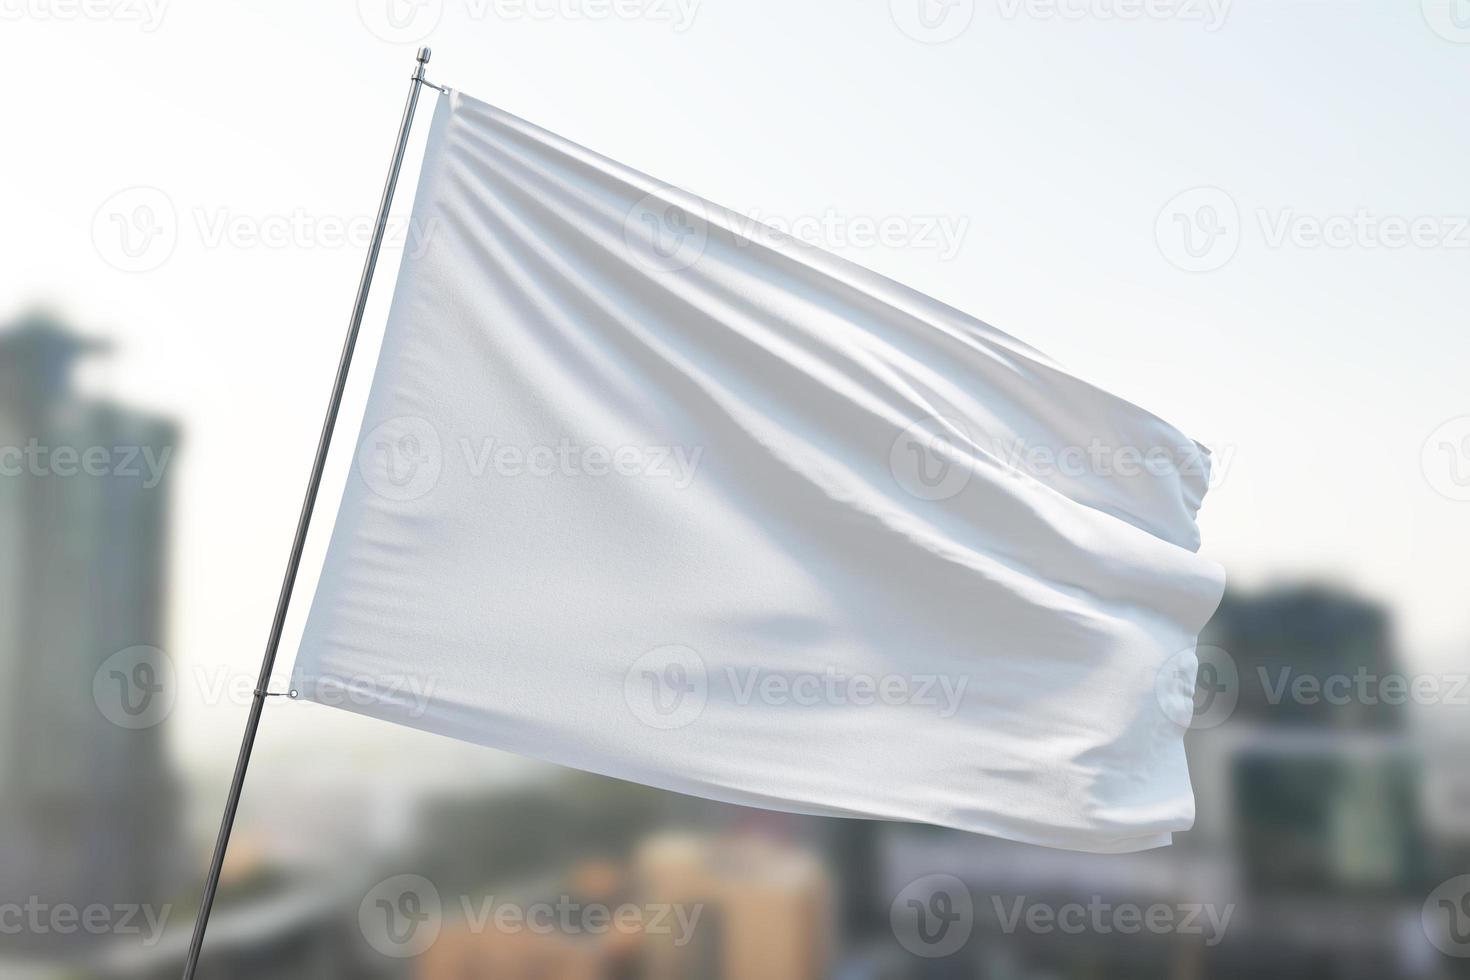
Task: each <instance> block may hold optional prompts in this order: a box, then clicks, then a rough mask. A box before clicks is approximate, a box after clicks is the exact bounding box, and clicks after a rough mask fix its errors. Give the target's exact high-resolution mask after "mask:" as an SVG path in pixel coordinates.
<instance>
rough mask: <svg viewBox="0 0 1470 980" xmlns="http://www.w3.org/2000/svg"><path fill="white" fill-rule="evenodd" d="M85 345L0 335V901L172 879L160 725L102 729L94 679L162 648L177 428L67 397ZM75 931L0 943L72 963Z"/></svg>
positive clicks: (132, 892)
mask: <svg viewBox="0 0 1470 980" xmlns="http://www.w3.org/2000/svg"><path fill="white" fill-rule="evenodd" d="M99 349H100V345H98V344H96V343H92V342H89V341H86V340H83V339H81V338H79V337H77V336H75V335H74V334H72V333H71V332H70V331H68V330H66V329H65V328H64V327H63V326H62V325H61V324H59V323H57V322H55V321H54V320H52V319H49V318H47V317H45V316H39V315H37V316H30V317H27V318H24V319H22V320H21V321H20V322H18V323H15V324H12V325H10V326H8V327H6V328H4V329H0V542H3V544H0V675H3V677H4V682H3V683H0V726H3V735H0V786H3V787H4V788H5V791H4V793H3V794H0V901H5V902H25V901H27V900H30V899H39V900H40V901H41V902H44V903H47V904H50V905H57V904H62V903H70V904H75V905H77V906H79V907H83V906H86V905H89V904H92V903H103V904H107V905H116V904H126V903H160V904H161V903H162V902H163V901H164V900H165V898H166V896H168V895H169V893H170V891H171V889H172V888H173V887H175V886H176V885H177V874H178V871H179V866H178V861H177V853H178V852H177V849H176V843H175V842H176V833H175V832H176V825H175V819H176V815H177V813H178V804H179V800H178V791H177V786H176V783H175V780H174V777H173V774H172V773H171V772H170V770H169V765H168V762H167V756H166V753H165V746H164V726H163V725H161V724H147V725H144V726H140V727H134V728H128V727H124V726H121V725H119V724H117V723H115V721H113V720H109V717H108V716H107V714H106V713H105V712H104V710H103V709H102V706H100V705H99V703H98V699H97V697H95V696H94V681H95V680H96V676H97V674H98V671H99V668H100V667H101V666H102V664H103V662H104V661H106V660H107V659H108V658H109V657H110V656H112V655H113V654H115V653H117V652H118V651H123V650H126V649H127V648H130V647H136V646H148V647H161V646H163V644H164V595H165V579H166V568H167V553H168V525H169V497H170V480H169V479H168V476H167V473H168V471H167V468H166V466H165V467H159V466H157V465H156V464H157V463H159V461H166V460H168V459H169V458H170V456H171V454H172V452H173V448H174V446H175V445H176V444H177V441H178V431H177V429H176V428H175V427H174V426H173V425H172V424H171V423H169V422H168V421H166V420H163V419H159V418H155V417H152V416H149V415H146V414H143V413H139V412H135V411H131V410H129V409H127V408H125V407H123V406H120V405H116V404H112V403H110V402H106V401H97V400H92V399H88V398H84V397H82V396H80V395H79V394H78V393H77V391H76V389H75V388H74V386H73V383H72V379H73V368H74V366H75V364H76V362H77V360H78V359H79V358H80V357H83V356H84V355H87V354H90V353H94V352H96V351H98V350H99ZM145 454H151V456H149V457H148V458H151V460H152V461H153V463H154V464H155V465H154V466H152V467H150V466H148V465H144V462H143V460H144V458H145ZM104 684H105V680H104ZM89 939H92V940H93V941H96V937H93V936H89V935H88V934H87V933H85V932H81V933H79V934H71V935H57V934H55V933H54V932H46V931H44V930H43V931H40V932H39V933H38V932H34V931H32V932H22V933H21V934H19V935H10V936H6V937H5V938H4V943H5V947H6V949H7V950H14V949H15V948H17V947H19V948H21V949H25V948H28V947H29V948H32V949H35V948H40V949H44V950H46V951H47V953H48V955H49V954H50V953H52V952H56V951H63V952H65V953H66V954H67V955H72V954H78V953H80V952H82V951H83V950H84V949H85V947H86V946H87V940H89Z"/></svg>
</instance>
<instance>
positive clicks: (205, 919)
mask: <svg viewBox="0 0 1470 980" xmlns="http://www.w3.org/2000/svg"><path fill="white" fill-rule="evenodd" d="M430 53H431V52H430V50H429V49H428V48H419V50H418V54H417V55H416V64H415V68H414V73H413V81H412V83H411V84H410V85H409V89H408V99H407V101H406V102H405V103H404V106H403V119H402V121H401V122H400V123H399V124H398V141H397V143H395V144H394V146H393V161H392V163H391V164H390V165H389V167H388V179H387V181H386V182H385V183H384V184H383V197H382V200H380V201H379V202H378V219H377V223H376V224H375V225H374V226H373V237H372V241H371V243H370V244H369V245H368V253H367V258H366V259H365V260H364V261H363V266H362V277H361V278H360V279H359V280H358V283H357V299H356V301H355V302H354V303H353V304H352V318H351V320H350V321H349V322H348V325H347V339H346V340H345V341H344V342H343V344H342V355H341V358H340V359H339V360H338V362H337V377H336V380H335V381H334V382H333V384H332V397H331V399H330V400H329V401H328V403H327V417H326V418H325V419H324V420H323V422H322V431H321V435H320V436H319V437H318V439H317V444H316V459H315V461H314V462H313V463H312V466H311V476H310V478H309V479H308V480H307V484H306V499H305V500H303V501H302V503H301V515H300V516H299V517H298V518H297V520H296V537H295V539H294V540H293V541H292V543H291V554H290V557H289V558H288V559H287V560H286V575H285V579H284V580H283V581H282V582H281V592H280V595H279V596H278V597H277V599H276V614H275V619H274V620H272V622H271V631H270V636H269V637H268V638H267V640H266V644H265V657H264V659H263V660H262V661H261V664H260V676H259V678H258V679H257V680H256V682H255V695H254V697H253V698H252V699H251V702H250V715H249V717H248V718H247V719H246V722H245V735H244V738H243V739H242V740H241V742H240V754H239V757H238V758H237V759H236V760H235V775H234V778H233V779H232V780H231V782H230V792H229V796H228V797H227V798H226V800H225V814H224V817H223V818H222V819H221V821H220V827H219V837H218V839H217V840H216V841H215V845H214V856H213V858H211V859H210V862H209V875H208V877H207V878H205V881H204V897H203V899H202V900H201V902H200V905H199V918H198V919H196V920H195V922H194V938H193V939H192V940H190V942H189V955H188V958H187V959H186V960H185V961H184V976H183V980H193V977H194V971H195V969H196V968H197V967H198V965H199V954H200V952H201V951H202V949H203V946H204V931H205V929H207V928H208V926H209V913H210V910H211V909H212V908H213V907H214V896H215V892H216V891H218V890H219V879H220V871H221V870H222V869H223V868H224V863H225V852H226V851H227V850H228V849H229V846H230V831H231V830H232V829H233V828H234V825H235V814H236V812H237V811H238V810H239V808H240V795H241V793H242V791H243V790H244V787H245V771H246V769H248V768H249V766H250V752H251V750H252V749H253V748H254V747H255V735H256V732H258V731H259V730H260V717H261V713H262V712H263V711H264V709H265V702H266V698H267V697H268V696H269V695H268V694H267V691H266V688H267V687H269V685H270V681H271V671H272V669H273V668H274V667H275V664H276V651H277V650H278V649H279V648H280V645H281V632H282V630H283V629H284V628H285V625H286V611H287V610H288V609H289V608H290V606H291V591H292V588H293V587H294V586H295V584H296V573H297V572H298V571H299V570H300V568H301V555H302V551H303V550H304V549H305V547H306V533H307V530H308V529H309V528H310V527H311V513H312V510H313V509H314V507H315V505H316V496H317V491H319V490H320V489H321V484H322V472H323V470H324V469H325V468H326V465H327V450H328V449H330V448H331V445H332V430H333V429H334V428H335V427H336V423H337V413H338V412H339V411H340V410H341V408H342V393H343V391H344V390H345V389H346V387H347V375H348V372H349V371H350V369H351V367H352V353H353V351H354V349H355V348H356V347H357V335H358V332H359V330H360V329H361V328H362V316H363V312H364V311H365V310H366V309H367V301H368V290H369V289H370V288H371V287H372V282H373V271H374V270H375V269H376V268H377V265H378V252H379V251H380V250H381V249H382V247H383V234H384V232H385V230H386V229H387V224H388V209H389V207H390V206H391V205H392V203H393V191H394V188H396V187H397V185H398V172H399V171H400V170H401V169H402V167H403V155H404V152H405V151H406V150H407V149H408V134H409V130H410V129H411V128H412V126H413V113H414V109H415V108H416V107H417V106H418V101H419V93H420V92H421V91H423V87H424V86H425V85H431V86H433V83H432V82H427V81H426V80H425V79H424V71H425V67H426V66H427V65H428V63H429V55H430ZM433 87H435V88H437V87H438V86H433Z"/></svg>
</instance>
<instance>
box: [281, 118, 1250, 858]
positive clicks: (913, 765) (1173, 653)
mask: <svg viewBox="0 0 1470 980" xmlns="http://www.w3.org/2000/svg"><path fill="white" fill-rule="evenodd" d="M412 227H413V229H414V232H415V234H416V236H417V239H416V241H415V242H413V243H412V244H411V246H410V247H409V248H408V249H406V253H405V257H404V260H403V264H402V267H401V270H400V274H399V277H398V284H397V289H396V292H395V295H394V299H393V303H392V308H391V312H390V314H389V320H388V324H387V327H386V333H385V338H384V343H383V348H382V352H381V355H380V358H379V362H378V365H377V369H376V373H375V376H374V379H373V382H372V387H371V392H370V394H369V397H368V402H367V408H366V415H365V418H364V420H363V425H362V431H361V435H360V437H359V441H358V445H357V449H356V459H355V466H354V471H353V473H352V474H351V476H350V478H349V480H348V484H347V487H346V489H345V492H344V496H343V498H342V502H341V506H340V509H339V513H338V515H337V518H336V524H335V527H334V529H333V532H332V536H331V540H330V543H329V546H328V549H327V555H326V559H325V564H324V566H323V569H322V574H321V578H320V581H319V583H318V588H317V592H316V595H315V598H314V601H313V604H312V608H311V611H310V614H309V616H308V619H307V623H306V627H305V631H304V634H303V638H302V642H301V647H300V651H299V654H298V657H297V660H296V664H295V667H294V670H293V677H292V681H291V685H292V687H293V688H295V689H296V690H297V691H299V692H300V696H301V697H303V698H306V699H309V700H312V701H316V702H320V703H323V704H329V705H334V706H338V707H342V708H346V709H349V710H352V711H356V712H360V713H362V714H365V715H370V716H373V717H376V718H380V719H383V720H385V721H391V722H397V723H399V724H403V725H410V726H413V727H415V728H419V729H424V730H427V731H431V732H437V733H440V734H444V735H449V736H453V737H456V738H460V739H465V740H469V741H473V742H478V743H482V744H485V745H490V746H495V747H497V748H501V749H505V750H509V751H511V752H515V753H520V754H523V755H526V756H532V757H536V758H539V759H544V760H549V761H551V762H554V763H558V764H561V765H564V766H570V767H575V768H577V769H582V770H586V771H590V772H594V773H601V774H605V775H608V776H614V777H618V778H621V779H625V780H632V781H636V782H639V783H644V784H648V785H652V786H657V787H662V788H665V789H669V790H675V791H678V792H682V793H687V794H693V795H696V796H701V797H706V798H710V799H716V800H722V801H727V802H731V803H737V804H744V805H748V806H757V807H764V808H770V809H778V810H785V811H791V812H797V813H807V814H819V815H830V816H846V817H865V818H878V819H886V820H902V821H916V822H922V823H928V824H936V825H941V826H945V827H953V828H962V829H964V830H968V831H975V832H979V833H984V834H990V835H995V836H999V837H1004V838H1009V839H1013V840H1017V841H1026V842H1031V843H1036V844H1042V845H1049V846H1055V847H1063V848H1071V849H1078V850H1087V851H1098V852H1121V851H1131V850H1138V849H1142V848H1148V847H1154V846H1158V845H1161V844H1165V843H1167V842H1168V841H1169V835H1170V834H1171V833H1172V832H1174V831H1177V830H1181V829H1184V828H1187V827H1188V826H1189V825H1190V824H1191V821H1192V819H1193V797H1192V794H1191V790H1190V784H1189V777H1188V772H1187V769H1186V765H1185V756H1184V748H1183V735H1184V732H1185V730H1186V728H1187V726H1188V724H1189V721H1190V717H1191V712H1192V709H1193V703H1192V697H1193V693H1194V672H1195V666H1196V661H1195V648H1196V642H1197V635H1198V632H1199V630H1200V628H1201V627H1202V625H1203V624H1204V623H1205V621H1206V620H1207V619H1208V618H1209V616H1210V615H1211V614H1212V613H1213V611H1214V609H1215V607H1216V605H1217V604H1218V602H1219V599H1220V596H1221V592H1222V589H1223V576H1222V573H1221V571H1220V570H1219V568H1218V566H1217V565H1215V564H1214V563H1213V562H1211V561H1209V560H1206V559H1204V558H1202V557H1200V556H1199V555H1198V554H1197V553H1196V552H1197V549H1198V546H1199V534H1198V530H1197V527H1196V523H1195V514H1196V511H1197V510H1198V508H1199V506H1200V503H1201V501H1202V499H1203V497H1204V494H1205V491H1206V487H1207V485H1208V482H1209V471H1210V457H1209V453H1208V452H1207V451H1206V450H1205V449H1204V448H1203V447H1202V446H1199V445H1198V444H1197V443H1195V442H1194V441H1192V440H1190V439H1188V438H1186V437H1184V436H1183V435H1181V434H1180V433H1179V432H1178V431H1176V430H1175V429H1174V428H1172V427H1170V426H1169V425H1167V424H1165V423H1164V422H1163V421H1161V420H1160V419H1158V418H1157V417H1155V416H1153V415H1151V414H1149V413H1148V412H1145V411H1143V410H1142V409H1139V408H1137V407H1135V406H1134V405H1132V404H1130V403H1128V402H1126V401H1123V400H1122V399H1120V398H1117V397H1115V396H1113V395H1111V394H1109V393H1107V392H1105V391H1103V390H1101V389H1099V388H1097V387H1095V386H1093V385H1091V384H1088V383H1087V382H1085V381H1082V380H1079V379H1078V378H1076V377H1074V376H1072V375H1070V374H1068V373H1066V372H1065V371H1063V370H1062V369H1061V368H1060V367H1058V366H1057V365H1056V364H1055V363H1053V362H1052V361H1051V360H1049V359H1048V358H1046V357H1045V356H1043V355H1042V354H1040V353H1038V352H1037V351H1035V350H1033V349H1031V348H1030V347H1028V346H1027V345H1025V344H1022V343H1020V342H1018V341H1017V340H1015V339H1013V338H1011V337H1009V336H1006V335H1005V334H1003V333H1001V332H999V331H997V330H995V329H994V328H992V327H990V326H988V325H986V324H984V323H981V322H979V321H978V320H975V319H973V318H971V317H969V316H966V315H964V314H962V313H960V312H958V311H956V310H954V309H952V308H950V307H947V306H945V305H943V304H941V303H939V302H937V301H935V300H932V299H930V298H928V297H925V296H923V295H921V294H919V293H917V292H914V291H913V290H910V289H907V288H905V287H903V286H900V285H898V284H896V283H894V282H892V281H891V280H888V279H885V278H883V277H882V276H879V275H876V274H874V273H872V272H869V271H866V270H864V269H862V268H860V267H858V266H856V265H853V264H851V263H849V262H847V261H845V260H843V259H840V258H837V257H835V256H833V255H830V254H827V253H826V252H824V251H822V250H820V249H818V248H814V247H811V246H809V245H806V244H803V243H800V242H797V241H793V240H791V239H789V238H787V237H785V236H782V235H779V234H777V233H775V232H773V231H771V230H770V229H766V228H764V227H762V226H757V225H755V224H754V223H752V222H750V221H749V220H747V219H745V218H743V217H742V216H741V215H738V214H735V213H733V212H730V211H727V210H725V209H723V208H720V207H717V206H715V205H713V204H711V203H710V202H708V201H704V200H701V199H699V198H697V197H694V196H692V195H690V194H687V193H684V192H681V191H679V190H676V189H674V188H671V187H669V186H667V185H665V184H662V183H660V182H659V181H656V180H653V179H651V178H649V177H647V176H645V175H643V174H641V173H638V172H636V171H634V170H632V169H629V168H628V167H625V166H621V165H619V164H617V163H615V162H613V161H611V160H608V159H606V158H604V157H602V156H599V155H598V154H595V153H592V152H590V151H588V150H586V149H583V148H582V147H580V146H577V145H575V144H573V143H570V142H568V141H567V140H564V139H561V138H559V137H557V136H554V135H552V134H550V133H548V132H545V131H544V130H541V129H539V128H537V127H535V126H533V125H531V124H529V123H526V122H524V121H522V120H520V119H517V118H515V117H514V116H511V115H509V114H507V113H505V112H502V111H500V110H498V109H495V108H493V107H491V106H489V105H486V104H484V103H482V102H478V101H476V100H474V99H472V98H469V97H467V96H464V95H462V94H459V93H457V92H454V93H449V94H448V95H446V96H443V97H441V98H440V100H439V103H438V106H437V109H436V112H435V114H434V120H433V125H432V131H431V133H430V136H429V141H428V146H427V150H426V154H425V158H424V164H423V171H422V174H421V178H420V181H419V186H418V191H417V196H416V199H415V203H414V208H413V220H412Z"/></svg>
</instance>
